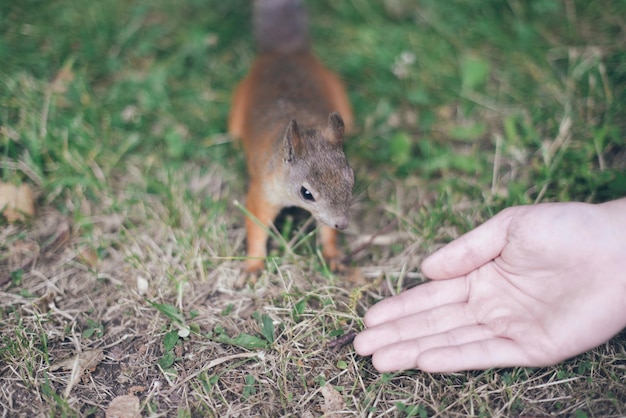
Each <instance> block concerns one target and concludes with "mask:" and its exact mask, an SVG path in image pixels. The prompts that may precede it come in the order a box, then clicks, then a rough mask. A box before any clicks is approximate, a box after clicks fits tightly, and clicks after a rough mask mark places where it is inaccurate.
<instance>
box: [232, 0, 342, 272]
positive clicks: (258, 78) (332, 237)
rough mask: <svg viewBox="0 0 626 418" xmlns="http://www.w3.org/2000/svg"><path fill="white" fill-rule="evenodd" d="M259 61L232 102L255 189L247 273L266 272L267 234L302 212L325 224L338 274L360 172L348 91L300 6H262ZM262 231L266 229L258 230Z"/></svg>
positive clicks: (266, 0) (324, 238)
mask: <svg viewBox="0 0 626 418" xmlns="http://www.w3.org/2000/svg"><path fill="white" fill-rule="evenodd" d="M253 15H254V31H255V40H256V43H257V50H258V56H257V57H256V60H255V61H254V63H253V66H252V68H251V70H250V72H249V74H248V75H247V76H246V77H245V78H244V79H243V80H242V81H241V82H240V84H239V85H238V86H237V89H236V90H235V94H234V96H233V103H232V108H231V112H230V117H229V120H228V131H229V133H230V134H231V136H233V137H236V138H241V139H242V142H243V147H244V150H245V153H246V163H247V169H248V175H249V178H250V183H249V186H248V195H247V202H246V207H247V210H248V211H249V212H250V214H252V215H253V217H255V218H256V220H255V219H253V218H252V217H250V216H248V217H247V219H246V230H247V252H248V254H247V255H248V258H247V260H246V266H245V270H246V271H247V272H249V273H255V272H258V271H260V270H262V269H263V267H264V264H265V260H264V259H265V256H266V255H267V250H266V245H267V239H268V234H267V227H269V226H270V225H271V224H272V222H273V221H274V219H275V218H276V216H277V215H278V213H279V212H280V210H281V209H282V208H285V207H289V206H297V207H300V208H303V209H306V210H308V211H309V212H311V214H312V215H313V216H314V217H315V218H316V219H317V220H318V221H321V222H322V223H323V225H322V226H321V228H320V238H321V243H322V254H323V256H324V258H325V259H326V260H327V262H328V263H329V265H330V267H331V268H332V269H333V270H335V269H337V268H338V267H339V265H340V264H339V258H340V251H339V250H338V248H337V243H336V241H337V229H346V228H347V227H348V224H349V222H350V214H349V209H350V204H351V200H352V188H353V186H354V173H353V171H352V169H351V168H350V166H349V165H348V161H347V160H346V156H345V154H344V151H343V138H344V129H345V127H347V128H348V129H350V128H351V126H352V109H351V107H350V103H349V101H348V97H347V95H346V92H345V89H344V87H343V84H342V83H341V81H340V80H339V78H338V77H337V76H336V75H335V74H334V73H332V72H331V71H329V70H327V69H326V68H325V67H324V66H323V65H322V63H321V62H320V61H319V60H318V59H317V58H316V57H315V55H314V54H313V53H312V51H311V46H310V41H309V34H308V25H307V16H306V13H305V11H304V9H303V6H302V2H301V0H255V3H254V13H253ZM259 223H260V224H262V225H263V226H265V227H262V226H260V225H259Z"/></svg>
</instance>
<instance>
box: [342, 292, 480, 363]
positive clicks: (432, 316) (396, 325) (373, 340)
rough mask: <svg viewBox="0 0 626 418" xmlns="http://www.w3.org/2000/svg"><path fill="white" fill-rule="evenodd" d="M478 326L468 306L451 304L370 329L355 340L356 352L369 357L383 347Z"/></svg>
mask: <svg viewBox="0 0 626 418" xmlns="http://www.w3.org/2000/svg"><path fill="white" fill-rule="evenodd" d="M475 324H476V318H475V317H474V315H473V313H472V312H471V311H470V310H468V309H467V304H465V303H456V304H449V305H444V306H441V307H439V308H436V309H431V310H428V311H425V312H421V313H418V314H414V315H410V316H405V317H402V318H399V319H395V320H392V321H389V322H385V323H382V324H380V325H378V326H375V327H372V328H368V329H366V330H365V331H363V332H361V333H360V334H359V335H357V336H356V338H355V340H354V348H355V350H356V352H357V353H358V354H360V355H364V356H366V355H370V354H372V353H374V352H375V351H377V350H378V349H380V348H381V347H384V346H388V345H393V344H396V343H398V342H402V341H414V340H416V339H419V338H423V337H429V336H433V335H437V334H441V333H444V332H447V331H450V330H454V329H457V328H462V327H466V326H472V325H475Z"/></svg>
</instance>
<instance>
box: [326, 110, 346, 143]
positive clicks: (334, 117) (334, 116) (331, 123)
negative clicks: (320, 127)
mask: <svg viewBox="0 0 626 418" xmlns="http://www.w3.org/2000/svg"><path fill="white" fill-rule="evenodd" d="M345 129H346V128H345V125H344V123H343V119H342V118H341V115H340V114H339V113H337V112H333V113H331V114H330V116H328V126H326V132H325V133H326V136H327V137H328V138H329V139H330V140H331V141H333V142H336V143H341V142H342V141H343V133H344V131H345Z"/></svg>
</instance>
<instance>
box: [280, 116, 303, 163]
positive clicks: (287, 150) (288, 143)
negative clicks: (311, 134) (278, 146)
mask: <svg viewBox="0 0 626 418" xmlns="http://www.w3.org/2000/svg"><path fill="white" fill-rule="evenodd" d="M303 152H304V143H303V142H302V137H301V136H300V129H299V128H298V124H297V123H296V120H295V119H292V120H291V122H289V125H287V129H286V130H285V136H284V137H283V159H284V160H285V161H287V162H291V161H293V160H294V159H296V158H297V157H299V156H301V155H302V153H303Z"/></svg>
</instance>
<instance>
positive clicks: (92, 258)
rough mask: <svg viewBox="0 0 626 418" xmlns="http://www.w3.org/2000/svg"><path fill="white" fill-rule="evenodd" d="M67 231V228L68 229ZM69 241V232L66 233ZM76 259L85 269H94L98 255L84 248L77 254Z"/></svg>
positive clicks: (90, 249) (92, 250)
mask: <svg viewBox="0 0 626 418" xmlns="http://www.w3.org/2000/svg"><path fill="white" fill-rule="evenodd" d="M68 230H69V228H68ZM68 239H69V232H68ZM78 259H79V260H80V261H81V262H82V263H83V264H84V265H86V266H87V267H90V268H95V267H96V266H97V265H98V261H99V260H98V253H96V251H95V250H94V249H93V248H89V247H85V248H83V249H82V250H80V251H79V252H78Z"/></svg>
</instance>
